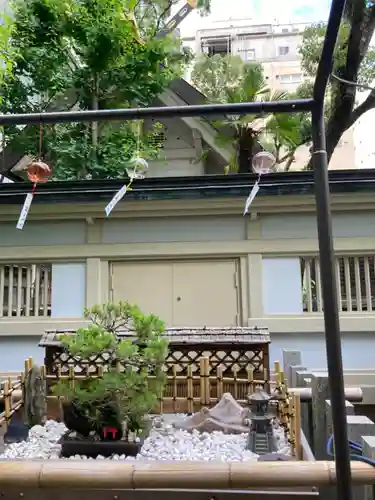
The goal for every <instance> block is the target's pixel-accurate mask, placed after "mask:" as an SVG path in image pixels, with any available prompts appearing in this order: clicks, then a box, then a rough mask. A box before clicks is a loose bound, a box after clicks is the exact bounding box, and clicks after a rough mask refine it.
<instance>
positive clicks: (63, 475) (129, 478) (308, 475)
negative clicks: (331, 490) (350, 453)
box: [0, 460, 375, 490]
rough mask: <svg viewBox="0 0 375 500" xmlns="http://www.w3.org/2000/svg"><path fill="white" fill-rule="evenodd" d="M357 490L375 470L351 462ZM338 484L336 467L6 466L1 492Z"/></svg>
mask: <svg viewBox="0 0 375 500" xmlns="http://www.w3.org/2000/svg"><path fill="white" fill-rule="evenodd" d="M351 469H352V478H353V483H354V484H355V485H358V484H375V467H373V466H371V465H368V464H366V463H363V462H351ZM334 484H336V472H335V463H334V462H326V461H320V462H295V461H291V462H248V463H219V462H216V463H213V462H212V463H207V462H148V463H147V462H143V463H142V462H139V463H133V464H130V463H121V462H106V461H104V460H103V461H89V462H87V461H83V460H78V461H75V460H67V461H63V460H59V461H56V462H53V461H48V460H45V461H41V462H32V461H16V460H10V461H4V462H0V487H1V488H7V487H8V488H9V487H10V488H12V487H13V488H14V487H17V488H24V489H34V488H74V489H111V490H112V489H153V490H158V489H207V490H213V489H215V490H216V489H225V490H230V489H232V490H243V489H246V488H254V487H267V488H288V487H291V488H293V487H303V486H328V485H334Z"/></svg>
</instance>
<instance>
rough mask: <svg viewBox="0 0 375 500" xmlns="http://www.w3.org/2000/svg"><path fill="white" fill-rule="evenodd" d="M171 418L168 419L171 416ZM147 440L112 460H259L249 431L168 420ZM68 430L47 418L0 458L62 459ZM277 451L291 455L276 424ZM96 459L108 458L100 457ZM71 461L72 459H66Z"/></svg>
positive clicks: (9, 447) (84, 458)
mask: <svg viewBox="0 0 375 500" xmlns="http://www.w3.org/2000/svg"><path fill="white" fill-rule="evenodd" d="M168 420H169V419H168ZM158 427H160V428H155V427H154V428H153V429H152V430H151V432H150V435H149V436H148V438H147V439H146V440H145V442H144V444H143V446H142V449H141V451H140V453H139V454H138V455H137V457H125V456H124V455H121V456H119V455H114V456H113V457H111V458H109V460H127V461H134V460H142V461H150V460H168V461H170V460H193V461H212V460H215V461H222V462H248V461H251V460H257V458H258V455H256V454H254V453H252V452H251V451H249V450H246V444H247V437H248V436H247V434H223V433H222V432H213V433H207V432H203V433H200V432H197V431H193V432H187V431H184V430H176V429H174V428H173V427H172V426H171V425H170V424H168V423H161V422H160V421H159V422H158ZM64 432H66V427H65V425H64V424H62V423H58V422H55V421H54V420H48V421H47V422H46V424H45V426H44V427H42V426H39V425H36V426H35V427H33V428H32V429H31V430H30V433H29V437H28V439H27V440H26V441H23V442H21V443H14V444H10V445H9V446H8V447H7V448H6V449H5V451H4V453H3V454H0V460H20V459H22V460H48V459H52V460H56V459H59V458H60V457H59V453H60V445H59V444H57V442H58V440H59V439H60V437H61V436H62V435H63V434H64ZM275 436H276V440H277V445H278V450H277V452H278V453H283V454H286V455H289V453H290V451H289V445H288V443H287V441H286V439H285V436H284V431H283V430H282V429H281V428H277V427H275ZM70 459H74V460H79V459H81V460H92V459H90V458H87V457H85V456H80V455H76V456H74V457H70ZM97 459H103V460H104V459H105V457H102V456H99V457H98V458H97ZM63 460H69V459H63Z"/></svg>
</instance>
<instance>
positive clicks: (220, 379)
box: [216, 366, 223, 401]
mask: <svg viewBox="0 0 375 500" xmlns="http://www.w3.org/2000/svg"><path fill="white" fill-rule="evenodd" d="M216 378H217V386H216V387H217V389H216V395H217V400H218V401H220V399H221V398H222V396H223V367H222V366H218V367H217V369H216Z"/></svg>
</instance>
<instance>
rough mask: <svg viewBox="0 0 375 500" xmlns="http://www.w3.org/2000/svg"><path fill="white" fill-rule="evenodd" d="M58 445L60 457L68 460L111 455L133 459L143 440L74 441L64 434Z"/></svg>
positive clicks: (83, 439) (74, 439)
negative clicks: (75, 456)
mask: <svg viewBox="0 0 375 500" xmlns="http://www.w3.org/2000/svg"><path fill="white" fill-rule="evenodd" d="M59 444H61V453H60V456H61V457H65V458H69V457H71V456H74V455H85V456H86V457H90V458H96V457H97V456H98V455H101V456H102V457H111V456H112V455H125V456H127V457H135V456H136V455H137V454H138V453H139V452H140V450H141V448H142V445H143V439H142V438H140V441H139V442H138V443H134V442H128V441H122V440H121V441H94V440H93V439H91V438H86V439H85V438H82V439H76V438H71V437H69V433H66V434H64V435H63V436H62V437H61V439H60V441H59Z"/></svg>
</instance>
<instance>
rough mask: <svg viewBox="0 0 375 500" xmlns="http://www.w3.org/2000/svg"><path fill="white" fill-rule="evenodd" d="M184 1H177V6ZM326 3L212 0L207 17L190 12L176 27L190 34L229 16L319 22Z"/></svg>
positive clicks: (326, 0) (254, 21) (319, 0)
mask: <svg viewBox="0 0 375 500" xmlns="http://www.w3.org/2000/svg"><path fill="white" fill-rule="evenodd" d="M184 4H185V0H181V2H180V4H179V6H182V5H184ZM330 4H331V1H330V0H283V1H281V0H212V9H211V10H212V13H211V15H210V16H208V17H206V18H201V17H200V16H199V15H197V13H195V12H194V13H191V14H190V15H189V17H187V18H186V19H185V20H184V22H183V23H182V24H181V25H180V30H181V35H182V36H183V37H185V36H191V35H192V34H194V33H195V32H196V31H197V29H202V28H214V27H215V24H216V23H217V22H219V21H226V20H230V19H233V20H239V19H243V20H245V19H246V20H247V21H248V22H249V24H261V23H264V22H272V23H275V22H277V23H281V24H283V23H290V22H313V21H321V20H326V19H327V18H328V12H329V7H330Z"/></svg>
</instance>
